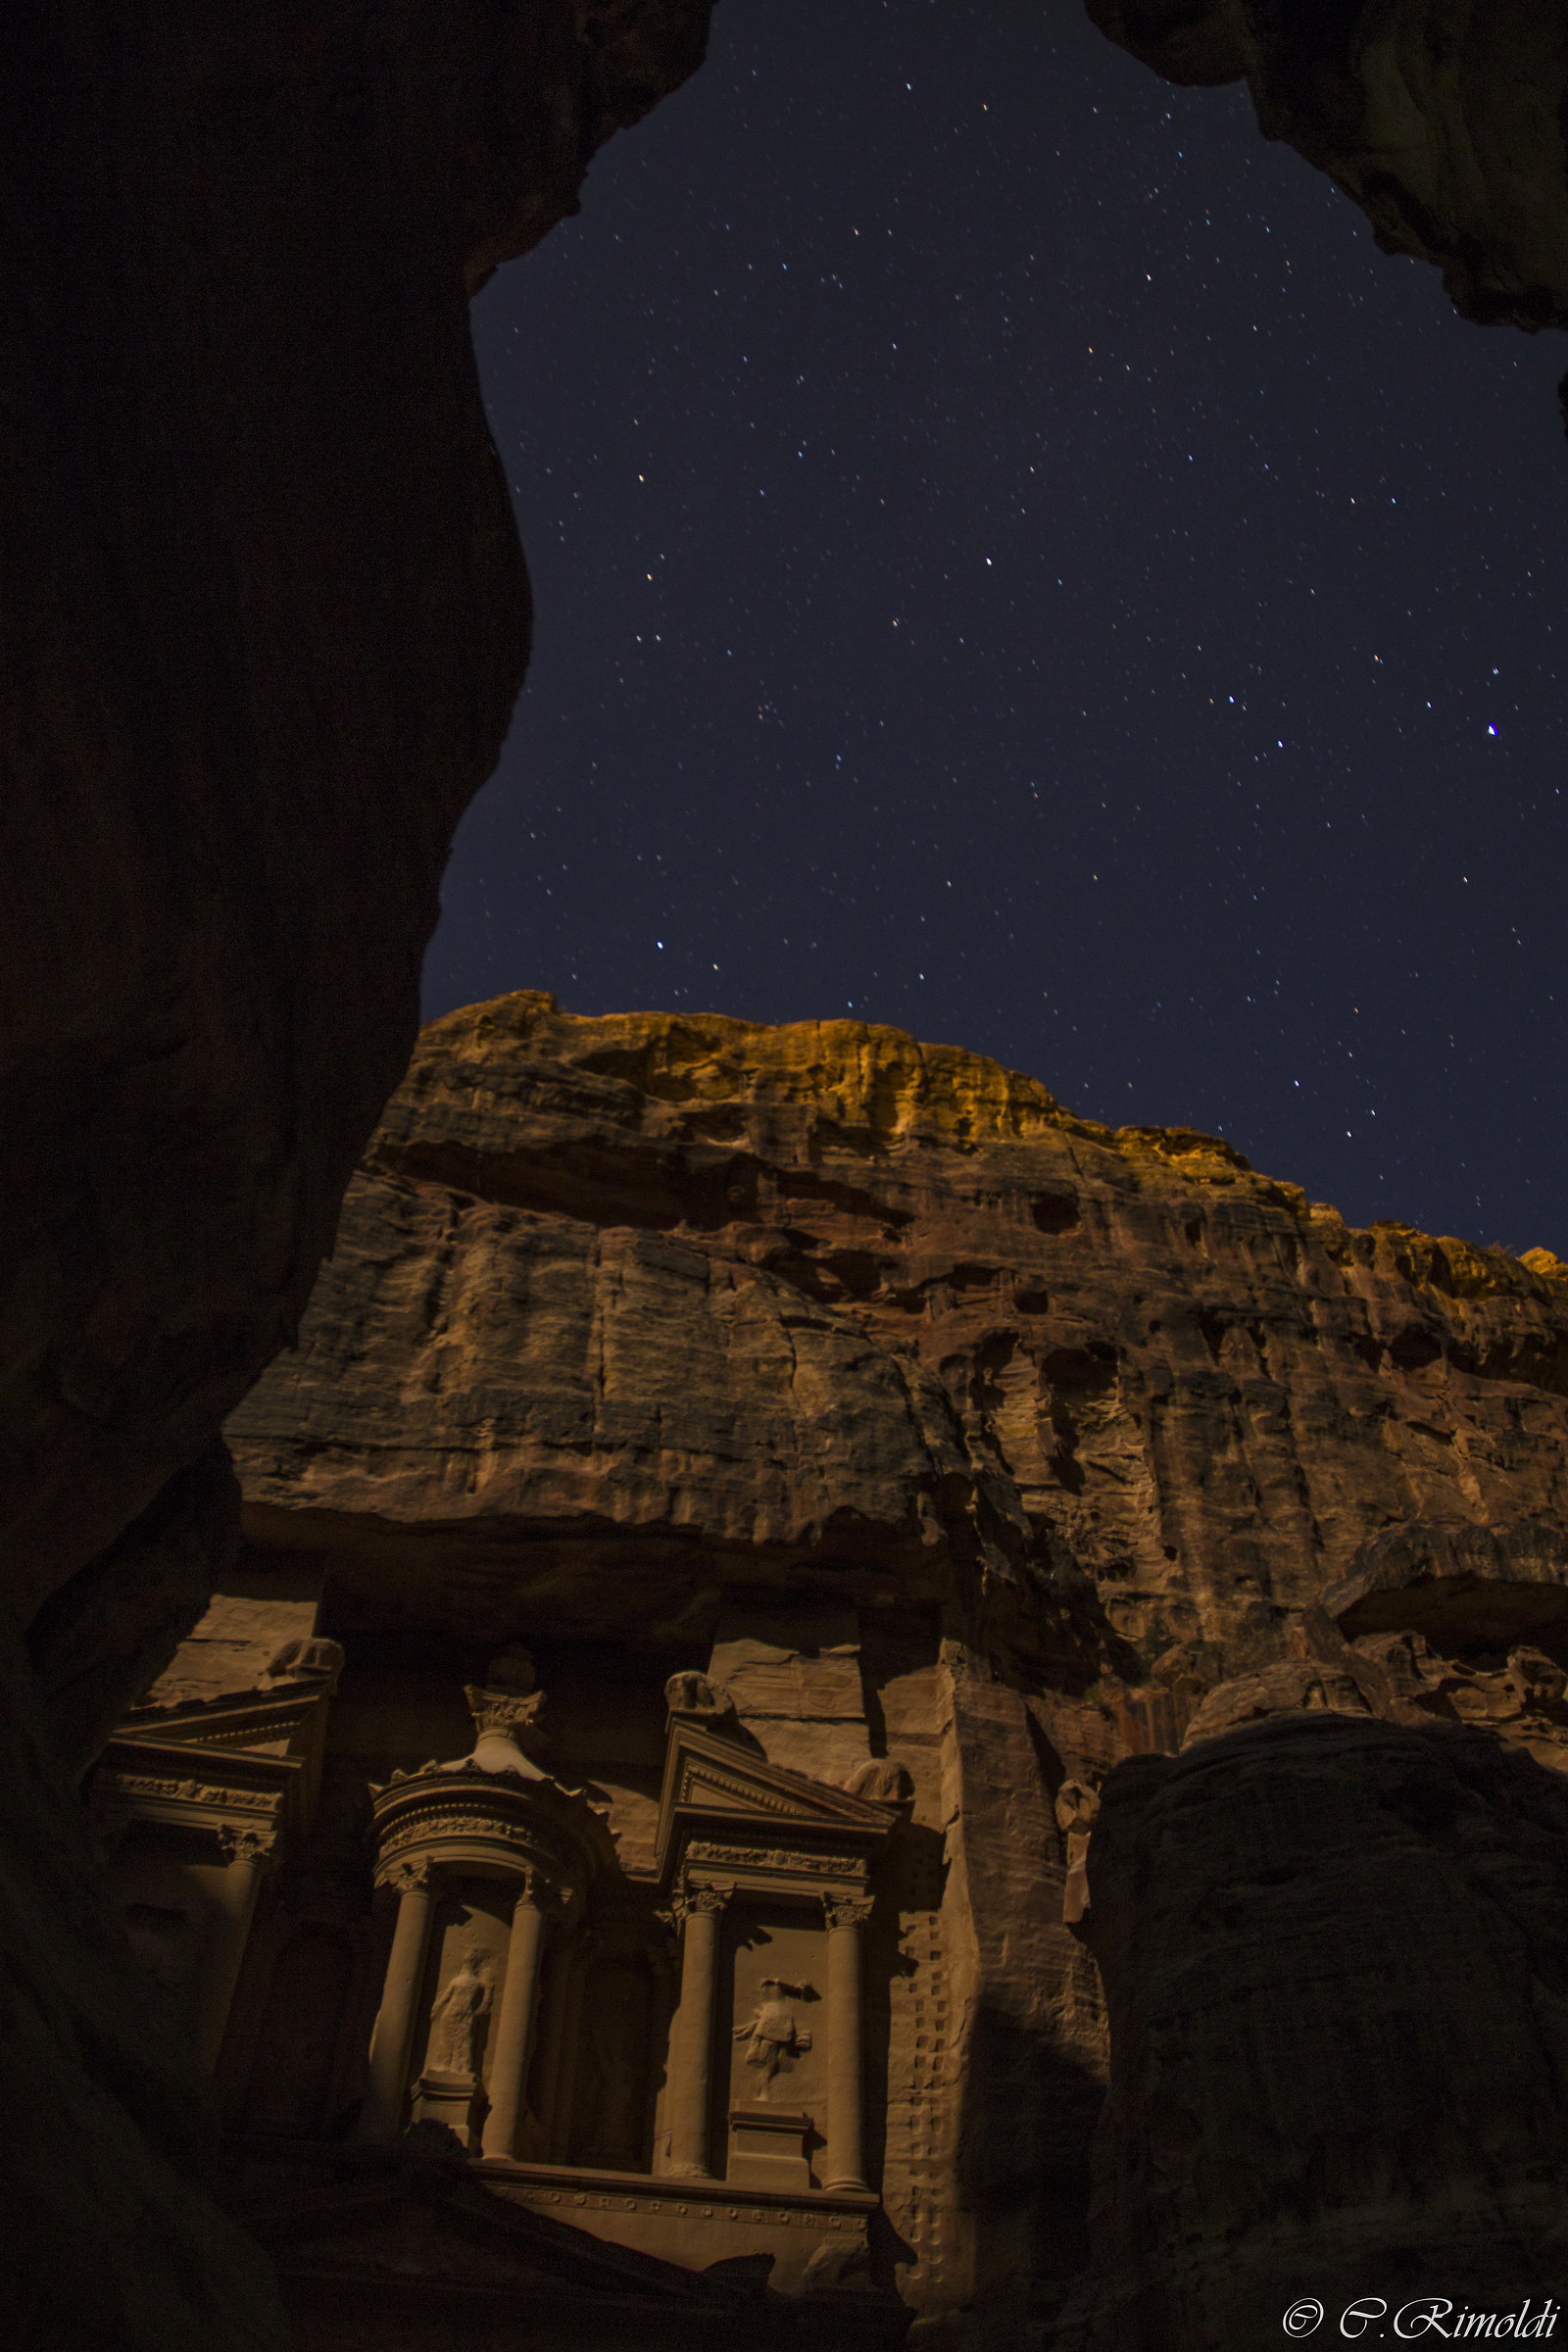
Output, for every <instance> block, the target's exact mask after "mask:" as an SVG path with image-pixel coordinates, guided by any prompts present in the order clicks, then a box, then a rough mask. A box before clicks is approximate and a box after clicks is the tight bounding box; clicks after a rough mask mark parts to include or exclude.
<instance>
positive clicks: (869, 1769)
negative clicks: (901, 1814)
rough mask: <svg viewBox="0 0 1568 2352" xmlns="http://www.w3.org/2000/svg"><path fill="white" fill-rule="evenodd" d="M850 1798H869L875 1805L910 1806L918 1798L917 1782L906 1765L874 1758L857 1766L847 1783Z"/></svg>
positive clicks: (846, 1787) (883, 1757)
mask: <svg viewBox="0 0 1568 2352" xmlns="http://www.w3.org/2000/svg"><path fill="white" fill-rule="evenodd" d="M844 1789H845V1791H846V1793H847V1794H848V1795H850V1796H866V1797H869V1798H870V1800H871V1802H872V1803H873V1804H875V1805H907V1804H910V1803H912V1802H913V1799H914V1782H913V1780H912V1779H911V1777H910V1774H909V1768H908V1766H907V1764H900V1763H899V1762H898V1761H897V1760H896V1759H895V1758H894V1757H892V1756H872V1757H871V1758H870V1759H869V1761H868V1762H866V1763H864V1764H857V1766H856V1767H855V1770H854V1771H853V1772H852V1773H851V1774H850V1776H849V1778H848V1780H846V1781H845V1783H844Z"/></svg>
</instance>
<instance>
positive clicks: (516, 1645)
mask: <svg viewBox="0 0 1568 2352" xmlns="http://www.w3.org/2000/svg"><path fill="white" fill-rule="evenodd" d="M463 1695H464V1697H465V1698H466V1700H467V1702H468V1712H469V1714H470V1715H471V1716H472V1717H473V1723H474V1729H475V1731H477V1732H478V1733H479V1735H480V1737H481V1738H482V1737H483V1736H484V1734H485V1733H486V1732H501V1733H504V1734H506V1736H507V1737H508V1738H509V1739H511V1740H512V1741H513V1743H514V1744H515V1746H517V1747H519V1748H521V1750H522V1751H523V1753H524V1754H525V1755H531V1754H533V1753H535V1752H536V1751H537V1750H538V1749H540V1748H542V1747H543V1746H544V1745H545V1744H546V1738H545V1732H544V1728H543V1724H542V1721H541V1718H542V1716H543V1714H544V1708H545V1693H544V1692H543V1691H541V1690H540V1689H539V1687H538V1678H537V1676H536V1675H535V1673H534V1664H533V1659H532V1657H531V1656H530V1655H529V1653H528V1651H527V1650H525V1649H524V1648H523V1646H522V1644H521V1642H512V1643H511V1644H510V1645H509V1646H508V1647H507V1648H506V1649H503V1650H500V1651H498V1653H497V1654H496V1656H495V1657H493V1658H492V1659H491V1660H490V1663H489V1664H488V1665H487V1666H486V1668H485V1670H484V1680H483V1682H482V1683H466V1684H465V1685H464V1690H463Z"/></svg>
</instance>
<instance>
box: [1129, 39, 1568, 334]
mask: <svg viewBox="0 0 1568 2352" xmlns="http://www.w3.org/2000/svg"><path fill="white" fill-rule="evenodd" d="M1088 8H1089V14H1090V16H1091V17H1092V18H1093V20H1094V22H1095V23H1096V24H1097V25H1099V26H1100V28H1101V30H1102V31H1103V32H1105V33H1108V34H1109V36H1110V38H1111V39H1112V40H1114V41H1116V42H1118V43H1119V44H1120V45H1121V47H1122V48H1124V49H1128V50H1130V51H1131V52H1132V54H1133V55H1134V56H1135V57H1139V58H1142V59H1143V60H1144V62H1145V63H1146V64H1148V65H1151V66H1152V67H1153V68H1154V69H1155V71H1156V72H1157V73H1163V74H1165V75H1166V76H1167V77H1168V78H1169V79H1170V80H1172V81H1177V82H1224V81H1240V80H1243V79H1245V80H1246V82H1247V84H1248V87H1249V89H1250V92H1251V96H1252V102H1253V104H1254V105H1255V107H1256V109H1257V118H1258V123H1259V124H1260V126H1261V128H1262V129H1263V131H1264V132H1265V133H1266V135H1267V136H1268V137H1270V138H1275V139H1288V140H1289V141H1290V143H1291V145H1292V146H1293V147H1295V148H1296V150H1297V151H1298V153H1299V154H1300V155H1302V156H1304V157H1305V158H1306V160H1307V162H1308V163H1309V164H1315V165H1316V166H1317V167H1318V169H1319V170H1320V171H1323V172H1327V173H1328V174H1329V176H1330V178H1332V179H1333V180H1334V181H1335V182H1336V183H1337V184H1338V185H1339V186H1340V187H1342V188H1343V189H1344V190H1345V192H1346V194H1347V195H1348V196H1349V197H1351V198H1352V199H1353V200H1354V201H1355V202H1356V203H1357V204H1358V205H1359V206H1360V207H1361V209H1362V211H1363V212H1364V213H1365V214H1366V217H1367V219H1368V221H1370V222H1371V224H1372V228H1373V231H1374V233H1375V234H1376V236H1377V239H1378V242H1379V244H1380V245H1382V246H1383V247H1384V248H1385V250H1386V251H1387V252H1390V253H1407V254H1412V255H1414V256H1416V257H1417V258H1418V259H1419V260H1421V261H1427V262H1434V263H1436V264H1437V265H1438V267H1439V268H1440V269H1441V270H1442V271H1443V278H1444V284H1445V286H1446V289H1447V292H1448V295H1449V298H1450V300H1451V301H1452V302H1453V304H1454V307H1455V308H1456V309H1457V310H1458V311H1460V312H1461V313H1462V314H1463V316H1464V317H1465V318H1467V319H1476V320H1477V321H1478V322H1480V323H1481V324H1483V325H1488V324H1491V323H1492V322H1494V321H1495V320H1499V319H1501V320H1507V321H1511V322H1512V323H1513V324H1514V325H1516V326H1523V327H1526V328H1531V329H1534V328H1537V327H1543V326H1555V327H1562V326H1568V147H1565V143H1564V132H1563V100H1564V95H1565V92H1568V20H1565V19H1564V16H1563V12H1562V10H1561V9H1560V8H1559V7H1557V6H1556V5H1555V0H1513V4H1512V5H1509V6H1487V7H1479V8H1478V7H1475V6H1473V5H1472V4H1471V0H1436V5H1433V4H1432V0H1395V4H1394V5H1393V6H1389V5H1386V4H1385V0H1349V5H1347V6H1339V7H1326V6H1324V5H1322V4H1321V0H1284V4H1283V5H1279V4H1278V0H1088Z"/></svg>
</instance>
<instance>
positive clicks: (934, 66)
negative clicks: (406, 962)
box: [426, 0, 1568, 1255]
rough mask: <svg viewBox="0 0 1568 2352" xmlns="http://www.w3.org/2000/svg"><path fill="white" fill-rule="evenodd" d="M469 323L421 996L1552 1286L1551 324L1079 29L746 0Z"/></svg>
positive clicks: (1559, 496) (1556, 1205)
mask: <svg viewBox="0 0 1568 2352" xmlns="http://www.w3.org/2000/svg"><path fill="white" fill-rule="evenodd" d="M475 325H476V333H477V338H478V344H479V351H480V357H481V365H482V368H483V371H484V379H485V386H486V392H487V396H488V399H489V402H490V407H491V416H492V419H493V422H494V426H495V431H496V437H497V441H498V444H499V447H500V449H501V452H502V455H503V459H504V462H505V464H506V466H507V468H508V472H509V476H510V479H511V481H512V483H513V486H514V489H515V498H516V507H517V514H518V518H519V521H520V524H521V528H522V534H523V541H524V545H525V547H526V549H527V552H528V558H529V564H530V567H531V571H532V576H533V581H534V589H535V595H536V599H537V604H538V634H537V642H536V650H535V654H534V660H533V666H532V669H531V672H530V677H529V684H528V687H527V690H526V691H525V693H524V695H523V698H522V701H521V703H520V705H519V707H518V711H517V716H516V720H515V725H514V729H513V734H512V738H511V741H510V743H509V745H508V748H507V752H506V755H505V758H504V760H503V762H502V766H501V769H500V772H499V774H498V775H497V777H496V779H495V780H494V782H493V783H492V784H491V785H490V786H489V787H488V789H487V790H486V791H485V792H484V793H483V794H482V795H481V796H480V798H479V800H478V801H477V802H476V803H475V805H474V807H473V809H472V810H471V811H470V813H469V815H468V817H467V819H466V822H465V824H464V827H463V830H462V832H461V834H460V836H459V840H458V844H457V848H456V852H455V854H454V858H453V862H452V866H451V869H450V872H449V874H448V877H447V883H446V892H445V916H444V920H443V922H442V926H441V929H440V931H439V933H438V934H437V937H436V940H435V942H434V944H433V946H432V948H431V951H430V956H429V960H428V964H427V973H426V982H427V986H426V1005H427V1010H428V1011H429V1012H432V1013H434V1012H438V1011H443V1010H445V1009H446V1008H448V1007H449V1006H451V1005H460V1004H466V1003H470V1002H472V1001H473V1000H475V999H477V998H481V997H487V996H493V995H495V994H497V993H499V992H500V991H502V990H504V989H510V988H518V987H536V988H549V989H553V990H554V991H555V992H556V993H557V995H558V996H559V997H560V998H561V1000H562V1002H563V1004H564V1005H565V1006H566V1007H567V1008H568V1009H569V1010H572V1011H578V1012H599V1011H618V1010H626V1009H631V1008H634V1007H646V1006H660V1007H663V1008H666V1009H672V1010H686V1009H710V1010H717V1011H722V1012H731V1013H740V1014H745V1015H748V1016H750V1017H753V1018H756V1019H760V1020H769V1021H781V1020H792V1019H799V1018H804V1017H809V1016H820V1017H834V1016H838V1015H843V1014H846V1013H848V1014H853V1015H855V1016H857V1017H860V1018H864V1019H868V1020H877V1021H890V1022H894V1023H896V1024H897V1025H899V1026H900V1027H903V1028H907V1029H910V1030H912V1031H914V1033H915V1034H916V1035H917V1036H919V1037H922V1038H926V1039H937V1040H942V1041H945V1042H949V1043H953V1044H957V1045H963V1046H968V1047H972V1048H974V1049H976V1050H978V1051H980V1052H983V1053H987V1054H995V1055H997V1056H998V1057H999V1058H1000V1059H1002V1060H1003V1061H1005V1062H1007V1063H1009V1064H1011V1065H1012V1066H1014V1067H1016V1068H1019V1069H1023V1070H1027V1071H1030V1072H1032V1073H1033V1074H1035V1075H1036V1076H1038V1077H1040V1078H1041V1079H1043V1080H1044V1081H1045V1083H1046V1084H1047V1085H1048V1086H1049V1087H1050V1088H1051V1089H1052V1090H1053V1092H1054V1093H1055V1094H1056V1095H1057V1096H1058V1097H1059V1098H1060V1099H1061V1100H1062V1101H1063V1102H1064V1103H1066V1104H1068V1105H1069V1106H1070V1107H1071V1108H1073V1109H1075V1110H1077V1111H1080V1112H1083V1113H1085V1114H1087V1115H1089V1116H1092V1117H1096V1118H1101V1119H1107V1120H1110V1121H1112V1122H1115V1123H1121V1122H1124V1121H1137V1122H1140V1123H1153V1122H1158V1123H1161V1124H1172V1125H1190V1126H1197V1127H1201V1128H1206V1129H1209V1130H1211V1131H1213V1132H1216V1133H1219V1134H1222V1135H1225V1136H1227V1137H1229V1139H1230V1140H1231V1141H1232V1142H1233V1143H1234V1144H1235V1145H1236V1146H1237V1147H1238V1148H1239V1149H1240V1150H1242V1151H1244V1152H1247V1153H1248V1154H1249V1156H1250V1158H1251V1159H1252V1160H1253V1162H1254V1163H1255V1164H1256V1165H1258V1166H1259V1167H1262V1168H1265V1169H1267V1170H1268V1171H1269V1172H1270V1173H1272V1174H1275V1175H1282V1176H1289V1177H1292V1178H1294V1179H1295V1180H1297V1181H1298V1182H1299V1183H1302V1184H1304V1185H1305V1186H1306V1187H1307V1190H1308V1191H1309V1193H1310V1194H1311V1195H1312V1196H1313V1197H1314V1198H1317V1199H1325V1200H1331V1201H1335V1202H1337V1203H1338V1205H1339V1206H1340V1207H1341V1208H1342V1209H1343V1210H1344V1211H1345V1213H1346V1214H1347V1215H1348V1217H1350V1218H1351V1219H1352V1221H1354V1222H1357V1223H1364V1222H1366V1221H1368V1220H1370V1219H1371V1218H1374V1217H1380V1216H1397V1217H1403V1218H1405V1219H1407V1220H1408V1221H1410V1222H1411V1223H1414V1224H1418V1225H1422V1226H1425V1227H1427V1228H1428V1229H1430V1230H1434V1231H1437V1232H1440V1233H1442V1232H1449V1233H1461V1234H1466V1235H1469V1236H1471V1237H1473V1238H1475V1239H1478V1240H1483V1241H1499V1242H1503V1243H1506V1244H1508V1245H1509V1246H1510V1247H1513V1248H1515V1249H1525V1248H1529V1247H1530V1246H1532V1245H1534V1244H1538V1243H1544V1244H1545V1245H1546V1246H1548V1247H1552V1248H1556V1249H1557V1250H1561V1251H1562V1252H1563V1253H1564V1254H1565V1255H1568V1201H1565V1197H1564V1184H1563V1168H1564V1144H1565V1138H1568V1117H1565V1110H1564V1087H1563V1063H1564V1055H1563V1051H1562V1042H1561V1019H1560V1011H1559V1007H1560V1005H1563V1004H1568V972H1565V970H1564V960H1563V947H1562V941H1563V928H1564V927H1563V919H1562V907H1563V896H1564V893H1563V883H1564V869H1565V862H1568V860H1565V847H1568V844H1565V826H1568V804H1565V800H1564V795H1563V787H1564V784H1565V782H1568V773H1565V761H1564V731H1565V730H1564V719H1563V706H1562V693H1561V672H1562V667H1563V650H1564V630H1565V627H1568V599H1565V593H1564V591H1565V587H1568V580H1565V572H1568V533H1565V527H1564V525H1565V520H1568V515H1565V509H1568V447H1565V445H1564V442H1563V436H1562V424H1561V420H1560V417H1559V414H1558V410H1557V403H1556V399H1555V396H1554V389H1553V387H1554V384H1555V381H1556V378H1557V377H1558V376H1559V375H1560V374H1561V373H1562V370H1563V366H1564V354H1563V351H1562V349H1561V340H1560V338H1555V337H1548V336H1544V337H1541V338H1539V339H1535V340H1532V339H1531V338H1528V337H1526V336H1524V335H1521V334H1520V333H1518V332H1517V330H1514V329H1509V328H1502V327H1493V328H1488V329H1482V328H1478V327H1474V326H1469V325H1466V324H1465V323H1463V322H1462V321H1461V320H1459V319H1456V318H1455V317H1454V316H1453V314H1452V312H1451V311H1450V309H1449V307H1448V305H1447V302H1446V297H1445V296H1444V294H1443V290H1442V285H1441V282H1440V279H1439V277H1438V274H1437V272H1436V271H1435V270H1430V269H1428V268H1427V267H1425V266H1424V265H1422V264H1418V263H1413V262H1406V261H1398V260H1391V259H1389V258H1388V257H1387V256H1385V255H1382V254H1380V253H1379V252H1378V251H1377V249H1376V247H1375V245H1374V244H1373V242H1372V239H1371V236H1370V234H1369V232H1368V230H1367V228H1366V226H1365V224H1364V222H1363V221H1362V219H1361V217H1360V215H1359V214H1358V213H1357V212H1356V211H1355V210H1354V209H1353V208H1352V207H1351V206H1350V205H1349V204H1348V202H1347V201H1346V199H1345V198H1343V197H1341V196H1339V195H1338V194H1337V193H1336V192H1335V190H1334V189H1333V188H1332V187H1331V186H1330V184H1329V183H1328V182H1327V181H1326V180H1325V179H1323V178H1322V177H1320V176H1319V175H1318V174H1317V173H1316V172H1312V171H1311V170H1309V169H1308V167H1307V166H1306V165H1305V164H1303V163H1301V162H1300V161H1299V158H1298V157H1296V156H1295V155H1294V154H1292V153H1291V152H1290V151H1289V150H1288V149H1286V148H1282V147H1272V146H1269V145H1267V144H1265V142H1264V141H1263V140H1262V139H1261V138H1260V136H1259V135H1258V132H1257V129H1256V125H1255V123H1254V120H1253V117H1252V114H1251V109H1250V104H1249V102H1248V101H1247V99H1246V97H1245V95H1244V94H1243V93H1241V92H1240V91H1238V90H1230V89H1227V90H1194V91H1183V90H1174V89H1171V88H1168V87H1167V86H1166V85H1165V84H1163V83H1161V82H1160V81H1158V80H1157V79H1156V78H1155V77H1154V76H1153V75H1152V74H1151V73H1148V72H1147V71H1146V70H1145V69H1143V68H1141V67H1138V66H1136V65H1135V64H1133V62H1132V61H1131V60H1130V59H1128V58H1125V57H1123V56H1121V55H1120V54H1119V53H1118V52H1117V51H1115V50H1114V49H1112V48H1111V47H1110V46H1109V45H1108V44H1107V43H1106V42H1105V41H1103V39H1102V38H1101V36H1100V35H1099V34H1097V33H1096V32H1095V31H1094V30H1093V28H1092V27H1091V26H1090V25H1088V24H1087V23H1086V22H1084V21H1082V20H1081V18H1080V16H1079V13H1078V9H1077V0H1052V5H1051V6H1049V7H1047V8H1044V9H1042V8H1041V7H1039V6H1031V7H1025V6H1022V5H1010V4H1007V0H790V5H789V6H788V7H784V8H781V7H778V6H776V5H772V6H769V5H766V0H723V5H722V6H721V7H720V8H719V9H718V11H717V12H716V15H715V20H714V38H713V46H712V52H711V57H710V61H709V63H708V65H707V66H706V67H705V68H704V70H703V72H702V73H700V74H699V75H698V76H697V77H696V78H695V79H694V80H693V81H692V82H691V83H690V84H688V86H687V87H686V88H685V89H684V90H682V91H680V92H678V93H677V94H676V96H675V97H673V98H671V99H669V100H667V101H666V102H665V103H664V104H663V105H662V106H661V107H660V108H659V109H658V110H657V111H656V113H655V114H654V115H653V116H651V117H650V119H649V120H648V121H647V122H646V123H643V124H642V125H640V126H639V127H638V128H637V129H636V130H634V131H632V132H630V133H627V134H625V135H624V136H622V137H620V138H617V139H616V140H614V141H613V143H612V145H611V146H610V147H609V148H608V149H607V150H606V151H605V152H604V154H603V155H602V156H601V157H600V158H599V160H598V162H597V163H596V164H595V166H594V168H593V171H592V172H591V174H590V177H589V180H588V184H587V187H586V189H585V191H584V199H583V209H582V215H581V218H580V219H579V220H577V221H571V222H568V223H567V224H566V225H565V226H564V227H563V228H561V229H558V230H557V231H556V232H555V233H554V234H553V235H552V236H551V237H550V238H549V239H548V240H547V242H546V244H545V245H544V246H543V247H541V248H540V250H539V251H538V252H537V253H535V254H533V255H531V256H529V257H527V258H526V259H524V260H523V261H521V262H518V263H515V264H513V265H512V266H511V267H509V268H508V269H506V270H502V271H501V272H500V273H499V274H498V275H497V277H496V278H495V279H494V280H493V282H492V284H491V285H490V286H489V287H488V288H487V290H486V291H485V293H484V294H483V295H482V296H481V298H480V300H479V301H478V303H477V304H476V306H475Z"/></svg>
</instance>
